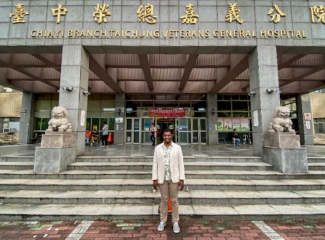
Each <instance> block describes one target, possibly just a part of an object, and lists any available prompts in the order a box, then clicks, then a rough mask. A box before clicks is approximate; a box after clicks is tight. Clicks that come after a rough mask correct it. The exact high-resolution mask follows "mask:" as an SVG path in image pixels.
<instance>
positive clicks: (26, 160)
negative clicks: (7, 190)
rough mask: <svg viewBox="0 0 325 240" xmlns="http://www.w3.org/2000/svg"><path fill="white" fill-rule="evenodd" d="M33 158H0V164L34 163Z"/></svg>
mask: <svg viewBox="0 0 325 240" xmlns="http://www.w3.org/2000/svg"><path fill="white" fill-rule="evenodd" d="M34 159H35V157H34V156H19V157H11V156H6V157H0V162H34Z"/></svg>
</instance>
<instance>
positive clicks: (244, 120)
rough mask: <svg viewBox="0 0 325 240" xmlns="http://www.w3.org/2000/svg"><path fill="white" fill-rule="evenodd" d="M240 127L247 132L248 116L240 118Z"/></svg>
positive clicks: (248, 128)
mask: <svg viewBox="0 0 325 240" xmlns="http://www.w3.org/2000/svg"><path fill="white" fill-rule="evenodd" d="M240 129H241V131H242V132H249V131H250V127H249V119H248V118H241V119H240Z"/></svg>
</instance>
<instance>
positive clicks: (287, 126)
mask: <svg viewBox="0 0 325 240" xmlns="http://www.w3.org/2000/svg"><path fill="white" fill-rule="evenodd" d="M289 116H290V110H289V108H287V107H277V108H276V109H275V111H274V116H273V120H272V122H271V123H270V125H269V129H268V131H269V132H290V133H295V130H294V129H292V121H291V119H290V118H289Z"/></svg>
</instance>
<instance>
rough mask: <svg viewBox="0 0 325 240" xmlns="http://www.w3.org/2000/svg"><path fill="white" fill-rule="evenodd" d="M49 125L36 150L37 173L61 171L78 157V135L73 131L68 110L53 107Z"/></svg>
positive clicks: (35, 165) (35, 167)
mask: <svg viewBox="0 0 325 240" xmlns="http://www.w3.org/2000/svg"><path fill="white" fill-rule="evenodd" d="M48 125H49V127H48V129H47V130H46V131H45V134H43V135H42V142H41V147H38V148H36V151H35V164H34V171H35V172H36V173H60V172H62V171H64V170H66V169H67V166H68V164H69V163H72V162H74V161H75V158H76V136H75V134H74V133H73V132H72V128H71V124H70V123H69V120H68V112H67V110H66V109H65V108H63V107H55V108H53V110H52V118H51V120H50V121H49V124H48Z"/></svg>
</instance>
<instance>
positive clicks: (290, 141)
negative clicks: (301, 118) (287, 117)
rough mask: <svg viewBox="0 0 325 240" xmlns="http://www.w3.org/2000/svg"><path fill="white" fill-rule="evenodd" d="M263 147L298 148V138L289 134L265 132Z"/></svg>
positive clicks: (293, 134)
mask: <svg viewBox="0 0 325 240" xmlns="http://www.w3.org/2000/svg"><path fill="white" fill-rule="evenodd" d="M264 146H265V147H278V148H300V136H299V135H295V133H291V132H274V133H272V132H266V133H265V135H264Z"/></svg>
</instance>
